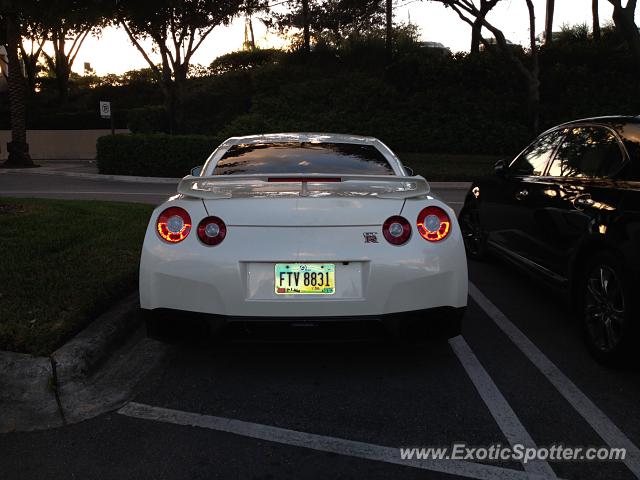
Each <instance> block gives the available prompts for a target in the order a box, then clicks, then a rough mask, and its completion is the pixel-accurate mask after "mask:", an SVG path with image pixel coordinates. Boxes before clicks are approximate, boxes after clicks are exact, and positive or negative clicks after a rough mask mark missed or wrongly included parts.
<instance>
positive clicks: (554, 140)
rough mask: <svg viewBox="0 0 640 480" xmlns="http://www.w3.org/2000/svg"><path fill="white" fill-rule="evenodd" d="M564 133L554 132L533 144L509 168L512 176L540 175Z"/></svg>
mask: <svg viewBox="0 0 640 480" xmlns="http://www.w3.org/2000/svg"><path fill="white" fill-rule="evenodd" d="M563 135H564V132H563V131H561V130H556V131H553V132H551V133H548V134H546V135H543V136H542V137H540V138H539V139H538V140H536V141H535V142H533V143H532V144H531V145H530V146H529V148H527V149H526V150H525V151H524V152H522V154H520V156H518V157H517V158H516V159H515V160H514V161H513V162H512V163H511V165H510V166H509V172H510V173H511V174H512V175H542V174H543V173H544V169H545V168H546V166H547V163H548V162H549V160H550V159H551V156H552V155H553V152H554V151H555V149H556V147H557V146H558V144H559V143H560V140H561V139H562V137H563Z"/></svg>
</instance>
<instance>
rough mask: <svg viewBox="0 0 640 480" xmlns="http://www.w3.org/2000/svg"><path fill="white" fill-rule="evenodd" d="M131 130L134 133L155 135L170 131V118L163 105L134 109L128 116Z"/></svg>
mask: <svg viewBox="0 0 640 480" xmlns="http://www.w3.org/2000/svg"><path fill="white" fill-rule="evenodd" d="M128 120H129V121H128V124H127V126H128V127H129V130H131V131H132V132H133V133H154V132H165V133H166V132H168V131H169V117H168V114H167V109H166V108H165V107H164V106H163V105H149V106H147V107H140V108H132V109H131V110H129V116H128Z"/></svg>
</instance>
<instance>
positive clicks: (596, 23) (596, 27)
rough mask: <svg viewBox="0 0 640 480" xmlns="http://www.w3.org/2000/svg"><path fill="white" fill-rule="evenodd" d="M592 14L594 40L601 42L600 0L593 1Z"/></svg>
mask: <svg viewBox="0 0 640 480" xmlns="http://www.w3.org/2000/svg"><path fill="white" fill-rule="evenodd" d="M591 13H592V15H593V39H594V40H595V41H596V42H599V41H600V38H601V37H602V33H601V32H600V12H599V11H598V0H591Z"/></svg>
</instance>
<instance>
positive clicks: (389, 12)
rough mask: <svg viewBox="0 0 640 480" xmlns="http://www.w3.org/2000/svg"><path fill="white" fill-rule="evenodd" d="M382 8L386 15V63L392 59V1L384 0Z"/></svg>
mask: <svg viewBox="0 0 640 480" xmlns="http://www.w3.org/2000/svg"><path fill="white" fill-rule="evenodd" d="M384 10H385V17H386V35H385V40H386V41H385V48H386V50H387V63H391V60H393V2H392V0H386V3H385V8H384Z"/></svg>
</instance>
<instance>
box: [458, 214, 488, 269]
mask: <svg viewBox="0 0 640 480" xmlns="http://www.w3.org/2000/svg"><path fill="white" fill-rule="evenodd" d="M458 218H459V222H460V230H461V231H462V238H463V240H464V248H465V250H466V251H467V256H468V257H469V258H473V259H475V260H482V259H484V258H486V256H487V246H486V245H487V242H486V235H485V232H484V229H483V228H482V224H481V223H480V214H479V212H478V208H477V207H476V206H475V205H472V204H471V205H470V204H467V205H465V206H464V207H463V209H462V211H461V212H460V215H459V216H458Z"/></svg>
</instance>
